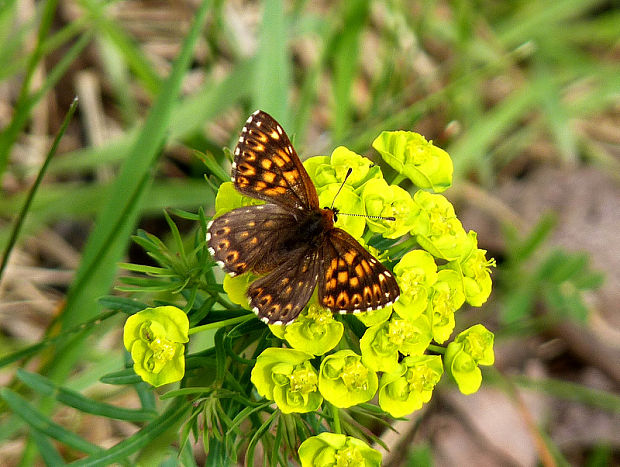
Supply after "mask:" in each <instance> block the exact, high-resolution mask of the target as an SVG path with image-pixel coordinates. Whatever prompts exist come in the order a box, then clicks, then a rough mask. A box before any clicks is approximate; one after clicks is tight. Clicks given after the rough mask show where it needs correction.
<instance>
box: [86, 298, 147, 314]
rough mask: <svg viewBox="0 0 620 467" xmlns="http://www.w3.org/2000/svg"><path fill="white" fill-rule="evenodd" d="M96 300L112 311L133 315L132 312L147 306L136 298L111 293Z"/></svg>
mask: <svg viewBox="0 0 620 467" xmlns="http://www.w3.org/2000/svg"><path fill="white" fill-rule="evenodd" d="M97 302H98V303H99V305H101V306H102V307H103V308H108V309H109V310H114V311H122V312H123V313H126V314H128V315H133V314H134V313H137V312H138V311H142V310H144V309H145V308H148V307H149V306H148V305H147V304H146V303H143V302H139V301H138V300H134V299H131V298H126V297H116V296H113V295H106V296H104V297H101V298H99V299H98V300H97Z"/></svg>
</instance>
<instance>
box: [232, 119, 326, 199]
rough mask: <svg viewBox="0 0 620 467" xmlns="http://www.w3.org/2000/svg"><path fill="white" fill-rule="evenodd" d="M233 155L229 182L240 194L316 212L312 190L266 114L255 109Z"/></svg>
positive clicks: (283, 135) (280, 131)
mask: <svg viewBox="0 0 620 467" xmlns="http://www.w3.org/2000/svg"><path fill="white" fill-rule="evenodd" d="M234 155H235V159H234V162H233V170H232V179H233V181H234V183H235V187H236V188H237V190H239V191H240V192H241V193H243V194H245V195H247V196H251V197H252V198H258V199H262V200H265V201H267V202H268V203H275V204H278V205H280V206H283V207H286V208H289V209H301V210H309V209H318V207H319V199H318V196H317V193H316V188H315V187H314V185H313V183H312V181H311V180H310V177H309V176H308V173H307V172H306V169H305V168H304V166H303V164H302V163H301V161H300V160H299V156H297V153H296V152H295V149H293V146H292V145H291V141H290V140H289V138H288V136H287V135H286V133H285V132H284V130H283V129H282V127H281V126H280V125H279V124H278V122H276V121H275V120H274V119H273V117H271V116H270V115H269V114H267V113H265V112H262V111H260V110H259V111H256V112H254V113H253V114H252V115H251V116H250V118H248V120H247V122H246V124H245V126H244V127H243V129H242V130H241V135H240V136H239V142H238V144H237V147H236V148H235V151H234Z"/></svg>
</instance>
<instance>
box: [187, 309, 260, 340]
mask: <svg viewBox="0 0 620 467" xmlns="http://www.w3.org/2000/svg"><path fill="white" fill-rule="evenodd" d="M253 317H254V315H253V314H247V315H243V316H237V317H236V318H230V319H226V320H224V321H217V322H215V323H209V324H203V325H202V326H196V327H195V328H192V329H190V330H189V335H190V336H191V335H192V334H196V333H197V332H202V331H207V330H209V329H219V328H223V327H224V326H231V325H233V324H237V323H243V322H244V321H248V320H249V319H251V318H253Z"/></svg>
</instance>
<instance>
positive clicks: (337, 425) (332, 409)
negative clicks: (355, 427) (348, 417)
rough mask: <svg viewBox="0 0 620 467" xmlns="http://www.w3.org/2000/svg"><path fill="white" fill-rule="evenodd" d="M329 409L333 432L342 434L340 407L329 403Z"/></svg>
mask: <svg viewBox="0 0 620 467" xmlns="http://www.w3.org/2000/svg"><path fill="white" fill-rule="evenodd" d="M329 410H330V412H331V413H332V415H333V417H334V433H338V434H342V427H341V426H340V409H339V408H338V407H336V406H335V405H333V404H330V405H329Z"/></svg>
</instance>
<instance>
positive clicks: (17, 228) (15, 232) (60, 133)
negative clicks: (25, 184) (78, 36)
mask: <svg viewBox="0 0 620 467" xmlns="http://www.w3.org/2000/svg"><path fill="white" fill-rule="evenodd" d="M77 104H78V99H77V97H76V98H75V99H73V102H72V103H71V106H70V107H69V110H68V111H67V114H66V115H65V118H64V120H63V122H62V125H61V126H60V130H58V133H57V134H56V137H55V138H54V142H53V143H52V146H51V147H50V150H49V151H48V153H47V156H46V157H45V161H44V162H43V165H42V166H41V168H40V169H39V173H38V174H37V178H36V180H35V181H34V183H33V184H32V187H31V188H30V190H29V192H28V197H27V198H26V201H25V203H24V205H23V206H22V209H21V211H20V212H19V214H18V215H17V218H16V219H15V225H14V226H13V231H12V232H11V237H10V238H9V241H8V243H7V245H6V248H5V249H4V253H3V254H2V262H0V281H2V274H3V273H4V269H5V267H6V265H7V262H8V260H9V256H10V254H11V250H12V249H13V247H14V246H15V242H17V237H18V236H19V233H20V231H21V228H22V225H23V223H24V220H25V218H26V214H27V213H28V210H29V209H30V206H31V204H32V200H33V199H34V195H35V194H36V192H37V190H38V189H39V186H40V185H41V182H42V181H43V177H44V176H45V172H46V171H47V167H48V166H49V163H50V161H51V160H52V158H53V157H54V155H55V154H56V150H57V149H58V144H59V143H60V140H61V139H62V137H63V135H64V134H65V131H66V130H67V126H68V125H69V122H70V121H71V118H72V117H73V114H74V113H75V109H77Z"/></svg>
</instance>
